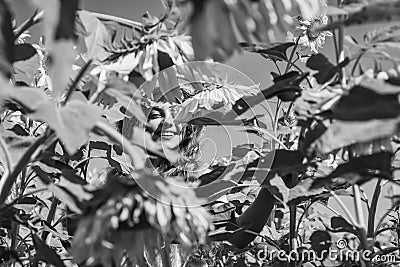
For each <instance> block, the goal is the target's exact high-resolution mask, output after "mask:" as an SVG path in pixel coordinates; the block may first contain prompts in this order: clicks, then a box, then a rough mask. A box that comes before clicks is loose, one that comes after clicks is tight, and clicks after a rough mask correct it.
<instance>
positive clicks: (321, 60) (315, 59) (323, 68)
mask: <svg viewBox="0 0 400 267" xmlns="http://www.w3.org/2000/svg"><path fill="white" fill-rule="evenodd" d="M349 62H350V61H349V59H348V58H345V59H344V60H343V61H342V62H340V63H339V64H338V65H337V66H335V65H333V64H332V63H331V62H329V60H328V58H327V57H326V56H324V55H323V54H316V55H312V56H311V57H310V58H309V59H308V60H307V64H306V66H307V67H309V68H310V69H312V70H318V73H317V74H315V75H314V77H315V79H317V82H318V83H319V84H324V83H326V82H328V81H330V80H331V79H332V78H333V77H334V76H335V75H336V74H338V73H340V72H341V70H342V68H344V67H345V66H346V65H347V64H349Z"/></svg>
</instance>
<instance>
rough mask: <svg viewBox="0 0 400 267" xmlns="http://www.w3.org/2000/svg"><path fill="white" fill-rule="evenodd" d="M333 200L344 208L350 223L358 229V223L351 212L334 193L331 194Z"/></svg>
mask: <svg viewBox="0 0 400 267" xmlns="http://www.w3.org/2000/svg"><path fill="white" fill-rule="evenodd" d="M330 193H331V195H332V196H333V198H334V199H335V200H336V202H337V203H338V204H339V206H340V207H341V208H342V210H343V211H344V212H345V213H346V216H347V217H348V219H349V220H350V222H351V223H352V224H353V225H354V226H355V227H358V223H357V221H356V220H355V219H354V217H353V215H351V213H350V211H349V210H348V209H347V207H346V205H344V203H343V201H342V200H341V199H340V198H339V197H338V195H336V193H335V192H334V191H331V192H330Z"/></svg>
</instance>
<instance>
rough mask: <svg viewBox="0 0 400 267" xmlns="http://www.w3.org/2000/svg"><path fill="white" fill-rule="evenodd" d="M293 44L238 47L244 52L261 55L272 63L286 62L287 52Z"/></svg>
mask: <svg viewBox="0 0 400 267" xmlns="http://www.w3.org/2000/svg"><path fill="white" fill-rule="evenodd" d="M294 44H295V43H293V42H287V43H264V44H250V43H239V46H240V47H241V48H242V49H244V50H246V51H249V52H253V53H257V54H261V55H262V56H264V57H267V58H270V59H271V60H273V61H282V60H283V61H288V60H289V59H288V57H287V50H288V49H289V48H290V47H292V46H294Z"/></svg>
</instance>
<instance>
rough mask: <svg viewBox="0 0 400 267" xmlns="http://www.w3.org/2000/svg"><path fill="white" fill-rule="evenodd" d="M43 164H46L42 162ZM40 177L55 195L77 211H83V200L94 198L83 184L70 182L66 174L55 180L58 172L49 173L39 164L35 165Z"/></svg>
mask: <svg viewBox="0 0 400 267" xmlns="http://www.w3.org/2000/svg"><path fill="white" fill-rule="evenodd" d="M40 165H41V166H45V165H43V164H40ZM33 169H34V171H35V173H36V174H37V175H38V177H39V179H40V180H41V181H42V182H43V183H44V184H45V185H46V187H47V190H48V191H50V192H52V193H53V194H54V196H55V197H56V198H57V199H59V200H61V201H62V202H63V203H64V204H65V205H67V207H68V208H69V209H70V210H71V211H73V212H76V213H81V211H82V208H83V206H82V204H81V203H82V202H83V201H84V200H86V201H88V200H90V199H91V198H92V194H90V193H88V192H87V191H86V190H85V189H84V188H83V185H82V184H78V183H75V182H70V181H69V180H67V179H65V178H64V176H63V177H61V178H60V181H58V182H55V181H54V177H56V176H58V175H57V173H47V172H45V171H44V170H42V167H39V164H38V165H36V166H34V167H33Z"/></svg>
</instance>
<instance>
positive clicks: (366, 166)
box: [311, 152, 392, 188]
mask: <svg viewBox="0 0 400 267" xmlns="http://www.w3.org/2000/svg"><path fill="white" fill-rule="evenodd" d="M391 162H392V153H390V152H380V153H376V154H372V155H367V156H361V157H358V158H354V159H351V160H350V161H349V162H346V163H343V164H341V165H339V166H338V167H337V168H336V170H334V171H333V172H332V173H330V174H329V175H328V176H326V177H323V178H317V179H316V180H315V181H314V182H313V184H312V186H311V188H319V187H323V186H325V185H327V184H329V182H330V181H331V180H332V179H333V178H336V177H343V178H346V179H347V180H348V181H349V182H351V183H356V184H363V183H365V182H367V181H369V180H371V179H372V178H374V177H382V178H386V179H392V170H391Z"/></svg>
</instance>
